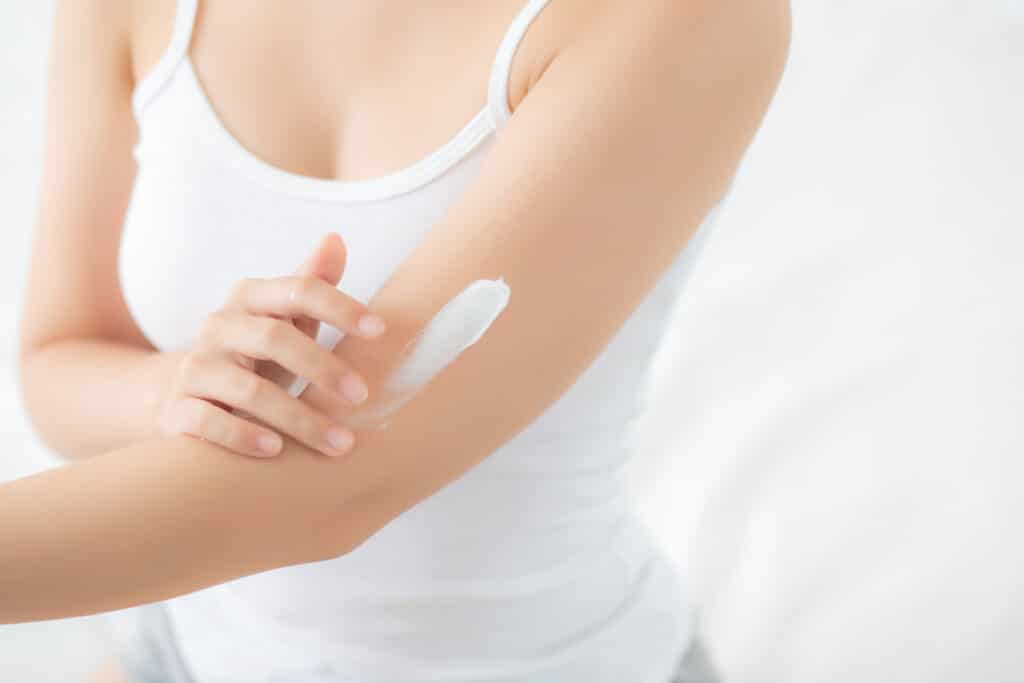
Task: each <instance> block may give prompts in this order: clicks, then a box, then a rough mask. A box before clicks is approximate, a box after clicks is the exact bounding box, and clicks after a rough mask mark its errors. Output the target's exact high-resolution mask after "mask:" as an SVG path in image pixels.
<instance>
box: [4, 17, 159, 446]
mask: <svg viewBox="0 0 1024 683" xmlns="http://www.w3.org/2000/svg"><path fill="white" fill-rule="evenodd" d="M94 5H95V3H92V2H72V1H67V0H66V1H64V2H60V3H59V5H58V7H57V10H56V12H55V15H54V16H55V23H54V26H53V36H52V39H51V47H50V56H49V71H50V74H49V78H48V90H47V121H46V127H45V156H44V160H43V176H42V178H41V181H40V194H39V204H38V206H39V208H38V211H37V217H36V226H35V231H34V234H33V244H32V256H31V263H30V267H29V278H28V283H27V285H28V286H27V287H26V293H27V294H26V300H25V302H24V306H23V309H24V312H23V315H22V324H21V330H20V332H21V339H20V349H21V354H22V355H21V366H20V370H21V378H20V379H21V385H22V395H23V398H24V402H25V405H26V408H27V410H28V414H29V416H30V417H31V419H32V421H33V423H34V426H35V427H36V431H37V433H38V434H39V435H40V437H41V438H42V440H43V441H44V442H45V443H46V444H47V445H48V446H50V447H51V448H52V449H53V450H54V451H56V452H57V453H59V454H61V455H63V456H65V457H69V458H81V457H87V456H89V455H94V454H97V453H102V452H105V451H109V450H112V449H114V448H118V447H120V446H124V445H127V444H128V443H131V442H132V441H136V440H139V439H143V438H149V437H153V436H155V435H156V433H157V431H156V429H155V426H154V424H153V419H152V417H153V415H154V414H155V413H156V410H155V405H156V400H157V391H156V389H157V387H159V386H161V385H164V384H167V383H169V382H170V379H171V377H172V375H173V372H174V368H175V366H176V363H177V359H176V358H175V357H174V356H173V355H172V354H160V353H157V352H156V350H155V349H153V347H152V346H151V345H150V344H149V342H148V341H147V340H146V339H145V337H144V336H143V335H142V333H141V332H140V331H139V329H138V328H137V327H136V325H135V323H134V322H133V321H132V319H131V316H130V315H129V313H128V310H127V307H126V306H125V303H124V301H123V299H122V297H121V292H120V287H119V285H118V282H117V263H116V258H117V243H118V240H119V239H120V228H121V222H122V220H123V217H124V212H125V209H126V207H127V204H128V200H129V197H130V192H131V185H132V181H133V179H134V176H135V162H134V159H133V158H132V153H131V146H132V144H134V142H135V138H136V135H137V129H136V125H135V120H134V119H133V117H132V114H131V109H130V103H129V101H130V97H131V89H132V87H133V82H132V81H133V79H132V76H131V64H130V50H129V45H128V43H129V39H128V36H129V28H130V20H129V17H130V15H131V12H130V9H129V8H130V4H129V3H128V2H121V1H117V2H111V3H108V5H107V6H106V7H105V8H104V11H102V12H101V11H98V9H97V7H95V6H94ZM55 387H60V390H59V391H58V390H55V389H54V388H55Z"/></svg>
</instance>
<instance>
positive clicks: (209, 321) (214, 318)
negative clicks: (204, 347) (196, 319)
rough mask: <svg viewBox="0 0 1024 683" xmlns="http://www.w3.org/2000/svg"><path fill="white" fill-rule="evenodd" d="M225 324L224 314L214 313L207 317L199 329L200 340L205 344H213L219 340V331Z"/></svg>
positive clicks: (220, 312)
mask: <svg viewBox="0 0 1024 683" xmlns="http://www.w3.org/2000/svg"><path fill="white" fill-rule="evenodd" d="M223 324H224V313H223V312H222V311H214V312H213V313H211V314H209V315H208V316H206V318H205V319H204V320H203V323H202V325H201V326H200V328H199V339H200V340H201V341H204V342H213V341H215V340H216V339H217V331H218V330H219V329H220V327H221V326H222V325H223Z"/></svg>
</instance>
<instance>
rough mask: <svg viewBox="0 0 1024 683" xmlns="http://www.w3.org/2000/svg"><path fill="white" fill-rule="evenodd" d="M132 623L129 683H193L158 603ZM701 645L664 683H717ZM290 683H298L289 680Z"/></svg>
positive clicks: (125, 649)
mask: <svg viewBox="0 0 1024 683" xmlns="http://www.w3.org/2000/svg"><path fill="white" fill-rule="evenodd" d="M131 616H132V618H133V620H134V621H135V623H134V624H133V627H132V628H131V629H130V631H129V636H128V637H127V638H122V639H121V642H120V643H119V644H118V653H117V656H118V660H119V663H120V664H121V667H122V668H123V669H124V671H125V673H126V674H127V675H128V676H129V678H130V679H131V683H196V679H195V678H194V677H193V676H192V674H191V673H190V672H189V669H188V666H187V665H186V663H185V660H184V658H183V657H182V655H181V651H180V650H179V648H178V645H177V642H176V640H175V636H174V631H173V630H172V629H171V623H170V619H169V618H168V616H167V609H166V607H164V605H163V604H162V603H154V604H150V605H143V606H141V607H137V608H135V609H134V610H132V614H131ZM721 680H722V679H721V678H720V677H719V675H718V674H717V672H716V671H715V667H714V665H713V664H712V663H711V660H710V658H709V656H708V653H707V651H706V650H705V648H704V646H703V644H702V643H701V641H700V640H699V639H695V640H694V641H693V643H692V645H691V646H690V647H689V649H687V651H686V653H685V654H684V655H683V656H682V658H680V660H679V667H678V668H677V669H676V671H675V673H673V674H672V678H671V679H669V680H668V681H666V683H721ZM290 683H302V682H300V681H291V682H290Z"/></svg>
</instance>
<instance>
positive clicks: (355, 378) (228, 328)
mask: <svg viewBox="0 0 1024 683" xmlns="http://www.w3.org/2000/svg"><path fill="white" fill-rule="evenodd" d="M200 336H201V339H202V343H203V345H204V346H205V347H206V348H217V349H222V350H230V351H234V352H236V353H240V354H242V355H243V356H247V357H249V358H255V359H257V360H265V361H271V362H273V363H276V364H277V365H279V366H281V367H282V368H284V369H285V370H287V371H288V372H291V373H292V374H294V375H297V376H299V377H304V378H306V379H308V380H309V381H310V382H313V383H314V384H317V385H318V386H320V387H322V388H323V389H324V390H326V391H328V392H331V393H333V394H335V395H340V396H341V397H343V398H344V399H345V400H346V401H348V402H349V403H350V404H352V405H357V404H359V403H362V402H363V401H365V400H366V399H367V397H368V396H369V389H368V387H367V386H366V381H365V380H364V379H363V377H362V376H361V375H360V374H359V373H358V372H356V371H355V370H353V369H352V368H351V367H350V366H349V364H348V363H346V362H345V360H344V359H343V358H341V357H340V356H337V355H335V354H333V353H331V352H330V351H329V350H327V349H325V348H323V347H322V346H320V345H319V344H317V343H316V340H314V339H312V338H311V337H308V336H306V335H305V334H304V333H303V332H302V331H301V330H299V329H298V328H296V327H295V326H294V325H292V324H290V323H288V322H286V321H283V320H277V319H275V318H269V317H261V316H256V315H248V314H245V313H241V312H232V311H221V312H218V313H214V314H212V315H210V316H209V317H208V318H207V319H206V323H205V325H204V327H203V330H202V332H201V335H200Z"/></svg>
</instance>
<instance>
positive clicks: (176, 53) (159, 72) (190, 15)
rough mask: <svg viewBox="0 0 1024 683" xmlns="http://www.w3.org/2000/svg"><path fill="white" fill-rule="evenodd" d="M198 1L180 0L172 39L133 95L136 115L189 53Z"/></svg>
mask: <svg viewBox="0 0 1024 683" xmlns="http://www.w3.org/2000/svg"><path fill="white" fill-rule="evenodd" d="M198 3H199V0H177V5H176V7H175V12H174V26H173V27H172V28H171V40H170V42H169V43H168V44H167V47H166V48H165V49H164V52H163V54H162V55H161V56H160V59H159V60H158V61H157V63H156V66H154V67H153V69H152V71H150V72H149V73H148V74H146V76H144V77H143V79H142V80H141V81H139V83H138V85H137V87H136V88H135V92H134V93H133V95H132V111H134V112H135V116H136V117H139V116H140V115H141V114H142V111H143V109H145V107H146V105H147V104H149V102H150V101H151V100H152V99H153V98H154V97H156V94H157V93H158V92H159V91H160V89H161V88H163V87H164V85H166V84H167V82H168V81H169V80H170V79H171V76H172V75H173V74H174V70H175V69H176V68H177V66H178V64H180V63H181V60H182V59H184V58H185V56H186V55H187V54H188V46H189V44H190V43H191V42H192V29H193V27H194V26H195V21H196V11H197V8H198Z"/></svg>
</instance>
